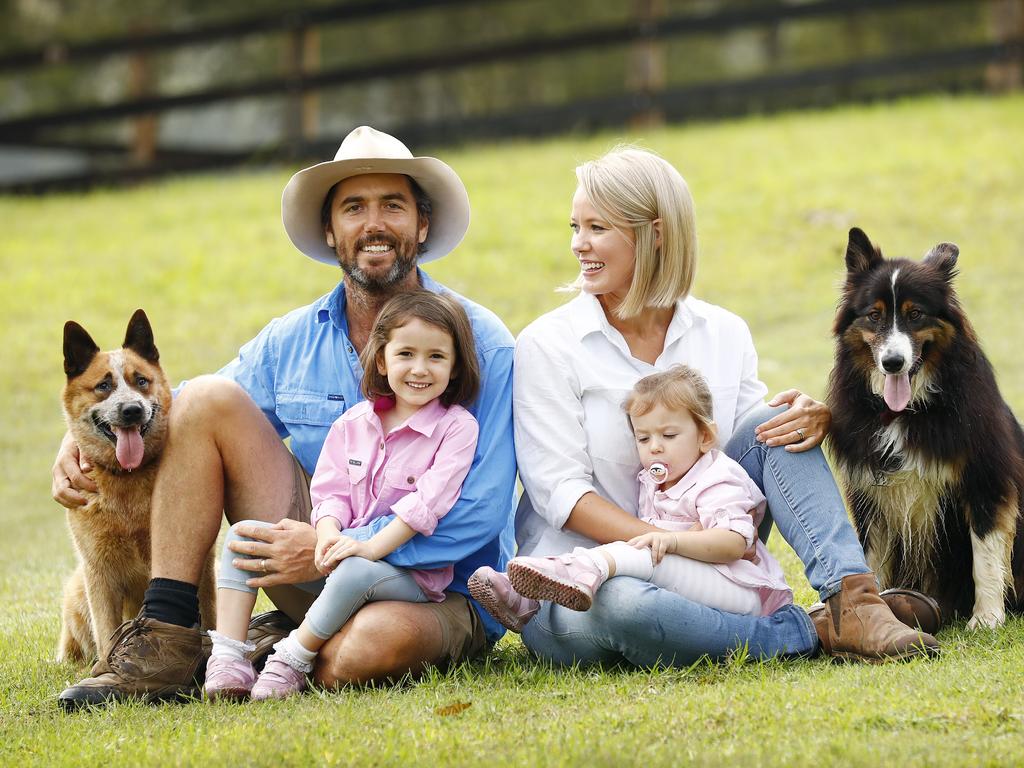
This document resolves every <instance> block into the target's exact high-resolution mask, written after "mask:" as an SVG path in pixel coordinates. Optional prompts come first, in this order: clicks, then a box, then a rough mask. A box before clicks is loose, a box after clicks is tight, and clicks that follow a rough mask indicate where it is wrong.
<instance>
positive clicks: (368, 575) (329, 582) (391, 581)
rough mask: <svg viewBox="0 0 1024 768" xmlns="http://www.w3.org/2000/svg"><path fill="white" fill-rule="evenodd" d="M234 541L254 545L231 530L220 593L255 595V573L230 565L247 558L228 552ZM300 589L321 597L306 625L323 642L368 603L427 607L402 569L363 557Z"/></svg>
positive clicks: (246, 522) (220, 575) (349, 560)
mask: <svg viewBox="0 0 1024 768" xmlns="http://www.w3.org/2000/svg"><path fill="white" fill-rule="evenodd" d="M238 525H260V526H266V527H270V525H271V524H270V523H264V522H262V521H259V520H244V521H242V522H240V523H238ZM231 541H252V539H249V538H247V537H245V536H239V535H238V534H237V533H235V526H231V528H230V529H229V530H228V535H227V537H226V538H225V539H224V550H223V551H222V552H221V556H220V571H219V573H218V575H217V587H218V588H219V589H234V590H236V591H238V592H248V593H250V594H252V595H255V594H256V592H257V590H256V588H255V587H250V586H249V585H247V584H246V583H245V582H246V579H251V578H252V571H243V570H242V569H240V568H236V567H235V566H234V565H232V564H231V562H232V560H235V559H236V558H239V557H248V555H239V554H238V553H236V552H232V551H231V550H229V549H228V543H229V542H231ZM296 586H297V587H299V588H300V589H302V590H304V591H306V592H310V593H312V594H314V595H319V596H318V597H317V599H316V600H314V601H313V605H312V606H310V608H309V612H308V613H307V614H306V624H307V626H308V627H309V629H310V631H311V632H312V633H313V634H314V635H316V636H317V637H319V638H320V639H321V640H327V639H328V638H330V637H332V636H333V635H334V634H335V633H336V632H337V631H338V630H339V629H341V628H342V627H343V626H345V624H346V623H348V620H349V619H350V618H352V614H354V613H355V612H356V611H358V610H359V609H360V608H362V607H363V606H364V605H365V604H366V603H372V602H375V601H378V600H399V601H401V602H405V603H425V602H427V597H426V595H424V594H423V591H422V590H421V589H420V586H419V584H417V583H416V580H415V579H414V578H413V577H412V575H411V574H410V573H409V572H408V571H405V570H402V569H401V568H396V567H395V566H393V565H391V564H390V563H386V562H384V561H383V560H377V561H373V560H366V559H364V558H362V557H349V558H346V559H345V560H342V561H341V562H340V563H338V567H337V568H335V569H334V571H333V572H332V573H331V575H330V576H328V577H327V578H326V579H317V580H316V581H308V582H306V583H305V584H297V585H296Z"/></svg>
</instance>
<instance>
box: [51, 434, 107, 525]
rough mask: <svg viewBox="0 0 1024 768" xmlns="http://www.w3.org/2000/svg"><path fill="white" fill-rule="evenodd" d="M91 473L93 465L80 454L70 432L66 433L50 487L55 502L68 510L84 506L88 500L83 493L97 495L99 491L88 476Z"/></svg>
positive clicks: (55, 460)
mask: <svg viewBox="0 0 1024 768" xmlns="http://www.w3.org/2000/svg"><path fill="white" fill-rule="evenodd" d="M91 471H92V465H91V464H90V463H89V461H88V459H86V458H85V457H83V456H82V455H81V453H80V452H79V450H78V443H76V442H75V439H74V438H73V437H72V436H71V433H70V432H65V433H64V439H63V440H61V441H60V448H58V449H57V458H56V459H54V462H53V484H52V485H51V486H50V494H51V495H52V496H53V500H54V501H56V502H57V503H58V504H60V505H61V506H62V507H67V508H68V509H73V508H74V507H81V506H82V505H84V504H85V503H86V501H88V499H86V498H85V495H84V494H83V493H82V492H83V491H87V492H89V493H96V491H98V490H99V488H97V487H96V483H95V482H94V481H93V479H92V478H91V477H90V476H89V474H88V473H89V472H91Z"/></svg>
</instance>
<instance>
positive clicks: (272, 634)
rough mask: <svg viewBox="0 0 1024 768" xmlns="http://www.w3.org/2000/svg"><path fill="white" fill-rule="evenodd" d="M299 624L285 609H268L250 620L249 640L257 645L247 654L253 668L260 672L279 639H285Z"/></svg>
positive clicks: (246, 656)
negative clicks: (289, 616)
mask: <svg viewBox="0 0 1024 768" xmlns="http://www.w3.org/2000/svg"><path fill="white" fill-rule="evenodd" d="M298 627H299V625H298V624H296V623H295V622H294V621H292V620H291V619H290V618H288V614H286V613H285V612H284V611H267V612H266V613H258V614H256V615H255V616H253V617H252V619H251V620H250V621H249V636H248V638H246V639H247V640H248V642H250V643H252V644H253V645H254V646H256V647H255V648H254V649H253V650H251V651H249V652H248V653H247V654H245V658H247V659H248V660H249V661H250V662H252V666H253V668H254V669H255V670H256V671H257V672H258V671H260V670H261V669H263V664H264V662H266V660H267V656H269V655H270V652H271V651H272V650H273V648H274V645H275V644H276V643H277V642H278V641H279V640H284V638H286V637H288V634H289V633H290V632H291V631H292V630H293V629H298Z"/></svg>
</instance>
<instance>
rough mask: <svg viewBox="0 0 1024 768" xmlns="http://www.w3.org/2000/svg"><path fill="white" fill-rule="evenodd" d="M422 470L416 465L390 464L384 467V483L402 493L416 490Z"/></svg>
mask: <svg viewBox="0 0 1024 768" xmlns="http://www.w3.org/2000/svg"><path fill="white" fill-rule="evenodd" d="M420 474H421V473H420V472H419V471H417V470H416V469H415V468H414V467H411V466H407V465H403V466H394V465H388V466H387V467H385V468H384V485H385V486H386V487H387V488H389V489H391V490H392V491H395V492H397V493H400V494H402V495H404V494H406V493H412V492H413V491H415V490H416V482H417V481H418V480H419V479H420Z"/></svg>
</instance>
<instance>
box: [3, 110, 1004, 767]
mask: <svg viewBox="0 0 1024 768" xmlns="http://www.w3.org/2000/svg"><path fill="white" fill-rule="evenodd" d="M1022 127H1024V97H1020V96H1017V97H1013V98H999V99H988V98H975V97H971V98H956V99H954V98H929V99H923V100H914V101H908V102H905V103H900V104H896V105H883V106H877V107H866V108H865V107H858V108H846V109H840V110H835V111H829V112H820V113H798V114H785V115H780V116H775V117H771V118H750V119H744V120H738V121H732V122H726V123H714V124H706V125H693V126H688V127H685V128H667V129H664V130H657V131H649V132H645V133H643V134H642V135H639V136H637V135H632V134H630V133H629V132H624V133H623V134H621V135H613V134H604V135H600V136H596V137H585V138H573V137H570V138H566V139H559V140H552V141H545V142H540V143H526V142H523V143H504V144H494V145H474V146H470V147H466V148H464V149H461V150H455V151H450V150H446V151H444V152H443V153H441V154H442V156H443V158H444V159H445V160H446V161H448V162H449V163H451V164H452V165H453V166H454V167H455V168H456V170H458V171H459V173H460V174H461V175H462V177H463V179H464V180H465V182H466V184H467V186H468V188H469V192H470V198H471V200H472V201H473V224H472V227H471V229H470V232H469V235H468V237H467V238H466V241H465V243H464V244H463V245H462V246H461V247H460V248H459V249H458V250H457V251H456V252H455V253H454V254H452V255H451V256H449V257H447V258H445V259H444V260H443V261H441V262H439V263H437V264H436V265H431V267H432V268H431V269H430V270H429V271H430V272H431V274H432V275H433V276H435V277H436V278H438V279H440V280H441V281H442V282H444V283H446V284H448V285H450V286H451V287H453V288H454V289H456V290H458V291H460V292H463V293H465V294H467V295H469V296H471V297H473V298H475V299H477V300H479V301H480V302H481V303H483V304H486V305H488V306H489V307H491V308H493V309H494V310H495V311H497V312H498V313H499V315H501V316H502V317H503V318H504V319H505V321H506V322H507V324H508V325H509V327H510V328H511V329H512V331H513V332H518V331H519V330H520V329H521V328H522V327H523V326H524V325H525V324H526V323H528V322H529V321H530V320H532V319H533V318H534V317H536V316H537V315H539V314H540V313H542V312H544V311H546V310H548V309H550V308H552V307H554V306H556V305H557V304H559V303H561V302H562V301H564V300H565V296H564V295H562V294H556V293H555V292H554V290H553V289H554V288H555V287H556V286H558V285H560V284H563V283H565V282H568V281H569V280H571V278H572V277H573V275H574V273H575V261H574V259H573V258H572V256H571V254H570V253H569V250H568V242H569V230H568V226H567V224H568V211H569V199H570V197H571V194H572V190H573V188H574V176H573V172H572V170H573V167H574V166H575V165H576V164H577V162H579V161H582V160H585V159H589V158H591V157H594V156H596V155H598V154H600V153H601V152H603V151H604V150H605V149H607V148H609V147H610V146H611V145H613V144H614V143H616V142H617V141H619V140H621V139H623V138H625V139H629V140H637V141H639V143H642V144H643V145H644V146H648V147H650V148H653V149H656V150H657V151H659V152H660V153H662V154H663V155H664V156H665V157H667V158H668V159H669V160H670V161H672V162H673V163H675V164H676V165H677V166H678V167H679V168H680V170H681V171H682V172H683V175H684V176H685V177H686V178H687V180H688V181H689V183H690V185H691V189H692V191H693V194H694V196H695V198H696V201H697V212H698V231H699V235H700V249H701V257H700V259H701V260H700V268H699V275H698V280H697V286H696V289H695V293H696V294H697V295H698V296H700V297H702V298H704V299H707V300H710V301H712V302H715V303H718V304H722V305H724V306H725V307H727V308H729V309H731V310H733V311H735V312H737V313H739V314H740V315H742V316H743V317H744V318H745V319H746V320H747V321H748V323H749V324H750V326H751V329H752V331H753V334H754V339H755V342H756V343H757V346H758V350H759V352H760V356H761V375H762V378H763V379H764V380H765V381H766V382H767V383H768V386H769V388H770V389H771V390H772V391H773V392H774V391H778V390H781V389H784V388H787V387H791V386H793V387H799V388H802V389H804V390H806V391H808V392H810V393H812V394H814V395H817V396H821V395H822V394H823V392H824V387H825V380H826V376H827V374H828V371H829V368H830V366H831V339H830V325H831V321H832V316H833V313H834V309H835V304H836V298H837V287H838V285H839V283H840V280H841V278H842V274H843V267H842V264H843V262H842V258H843V253H844V249H845V243H846V232H847V230H848V229H849V227H850V226H852V225H855V224H856V225H858V226H860V227H862V228H863V229H865V230H866V231H867V233H868V234H869V235H870V236H871V237H872V238H873V239H874V240H875V241H876V242H878V243H880V244H881V246H882V248H883V250H884V252H885V253H886V254H887V255H890V256H894V255H901V256H913V257H919V256H920V255H922V254H923V253H924V252H925V251H926V250H927V249H928V248H929V247H931V246H932V245H934V244H935V243H937V242H940V241H943V240H949V241H953V242H956V243H957V244H958V245H959V246H960V249H961V256H960V268H961V272H962V275H961V277H960V278H959V279H958V281H957V285H958V287H959V291H960V296H961V299H962V301H963V304H964V305H965V307H966V309H967V311H968V313H969V315H970V317H971V318H972V320H973V322H974V325H975V328H976V330H977V331H978V334H979V336H980V338H981V340H982V343H983V344H984V346H985V348H986V350H987V352H988V354H989V357H990V358H991V360H992V362H993V364H994V365H995V368H996V371H997V374H998V376H999V381H1000V385H1001V387H1002V391H1003V393H1004V395H1005V396H1006V398H1007V399H1008V400H1009V402H1010V404H1011V405H1012V406H1013V407H1014V408H1015V410H1016V411H1017V413H1018V414H1024V359H1022V356H1021V355H1020V353H1019V352H1018V351H1017V350H1018V349H1019V348H1018V347H1017V346H1016V345H1017V344H1018V343H1020V337H1019V336H1018V334H1019V333H1020V332H1021V328H1022V327H1024V308H1022V306H1021V302H1020V301H1019V297H1020V296H1022V295H1024V269H1022V267H1021V263H1020V259H1021V257H1022V256H1024V247H1022V246H1024V141H1022V136H1024V131H1022ZM339 138H340V137H339ZM292 170H294V169H279V170H273V171H260V172H250V173H238V174H232V175H224V176H221V177H203V178H191V179H186V180H176V181H168V182H164V183H160V184H154V185H151V186H146V187H140V188H138V189H134V190H130V191H98V192H94V193H91V194H88V195H85V196H53V197H48V198H44V199H13V198H0V222H2V227H0V266H2V274H3V281H2V283H0V286H2V287H0V303H2V306H3V309H2V312H0V342H2V345H3V348H4V352H3V355H2V356H3V364H2V366H0V393H2V413H3V414H4V429H3V430H2V431H0V459H2V466H3V468H4V472H5V475H6V477H5V479H4V481H3V483H2V484H0V487H2V491H0V492H2V494H3V495H2V503H0V531H2V535H0V600H2V602H3V606H4V607H3V610H2V612H0V765H5V766H7V765H19V766H30V765H52V764H61V765H65V764H66V765H78V764H81V765H104V764H111V765H136V764H148V765H176V764H184V765H191V764H198V763H207V764H211V765H216V764H224V765H274V764H280V763H286V762H294V763H311V764H327V765H335V764H341V765H350V764H359V765H406V764H414V765H431V766H437V765H446V764H462V765H470V764H478V763H500V764H506V763H517V764H530V765H533V764H536V765H574V764H588V765H591V764H592V765H618V764H623V763H634V762H635V763H645V764H650V765H662V764H665V765H667V764H673V765H675V764H690V763H696V764H728V765H733V764H740V765H748V764H751V765H759V764H764V765H774V764H794V765H815V766H818V765H821V764H851V765H865V766H867V765H876V764H880V763H881V764H909V765H947V764H950V765H953V764H958V765H963V764H969V765H976V764H984V765H989V764H991V765H1000V764H1007V765H1008V764H1016V763H1019V762H1020V761H1021V759H1022V757H1021V756H1022V755H1024V696H1022V694H1024V684H1022V681H1024V673H1022V671H1021V670H1022V669H1024V622H1022V621H1021V620H1019V619H1012V620H1010V621H1009V622H1008V624H1007V626H1006V627H1005V628H1004V629H1002V630H1000V631H997V632H979V633H973V634H972V633H967V632H966V631H965V630H964V629H963V627H962V625H961V626H960V627H954V628H952V629H949V630H947V631H945V632H943V633H942V634H941V635H940V640H942V641H943V643H944V652H943V655H942V657H941V658H940V659H939V660H936V661H924V662H922V661H917V662H913V663H909V664H900V665H887V666H884V667H869V666H839V665H833V664H830V663H828V662H827V661H825V660H822V659H814V660H808V661H797V662H788V663H781V662H768V663H745V662H744V660H743V659H742V658H737V659H733V660H731V661H729V662H727V663H724V664H719V665H713V664H701V665H698V666H696V667H694V668H692V669H687V670H660V671H654V672H638V671H627V672H622V671H592V670H577V671H564V672H563V671H552V670H550V669H548V668H546V667H544V666H543V665H539V664H537V663H535V662H533V661H532V660H530V659H529V657H528V656H527V655H526V653H525V651H524V650H523V647H522V645H521V643H520V642H519V640H518V637H510V638H506V639H505V640H503V641H502V643H501V644H500V645H499V647H498V648H497V650H496V651H495V653H493V654H492V655H491V657H490V658H489V659H488V660H487V661H486V662H480V663H477V664H469V665H465V666H463V667H461V668H459V669H456V670H453V671H450V672H448V673H446V674H436V675H433V676H430V677H429V678H428V679H426V680H423V681H420V682H418V683H415V684H410V685H406V686H401V687H397V688H388V689H369V690H353V691H344V692H341V693H330V694H326V693H314V694H311V695H307V696H304V697H302V698H301V699H299V700H293V701H289V702H284V703H275V704H266V705H262V706H238V705H216V706H210V705H205V704H202V703H195V704H189V705H182V706H165V707H158V708H149V707H145V706H135V705H129V706H117V707H113V708H110V709H108V710H98V711H91V712H86V713H80V714H76V715H70V716H69V715H64V714H62V713H61V712H60V711H59V710H58V709H57V706H56V704H55V701H54V697H55V695H56V693H57V692H58V691H60V690H61V689H62V688H63V687H64V686H65V685H66V684H68V683H71V682H73V681H75V680H77V679H78V678H79V677H81V676H82V673H83V670H82V669H80V668H76V667H74V666H72V665H69V664H64V665H58V664H56V663H55V662H54V661H53V660H52V659H53V653H54V649H55V645H56V639H57V631H58V628H59V599H60V591H61V584H62V580H63V579H64V578H65V577H66V576H67V575H68V574H69V573H70V571H71V568H72V563H73V555H72V551H71V546H70V543H69V540H68V538H67V534H66V529H65V524H64V520H63V514H62V511H61V509H60V508H59V507H58V506H57V505H56V504H55V503H54V502H53V501H52V500H51V499H50V491H49V486H50V479H49V477H50V464H51V462H52V459H53V454H54V451H55V449H56V445H57V442H58V440H59V437H60V435H61V434H62V432H63V423H62V420H61V416H60V406H59V400H58V395H59V392H60V387H61V384H62V378H63V374H62V355H61V333H62V326H63V323H64V321H65V320H67V319H72V318H73V319H75V320H78V321H79V322H81V323H82V324H83V325H84V326H85V327H86V328H87V329H89V331H90V332H92V333H93V335H94V337H95V338H96V340H97V341H98V342H99V343H100V345H101V346H103V347H104V348H108V347H113V346H116V345H117V344H119V343H120V341H121V339H122V338H123V334H124V328H125V325H126V323H127V320H128V317H129V316H130V314H131V312H132V311H133V310H134V309H136V308H137V307H140V306H141V307H144V308H145V309H146V311H147V312H148V313H149V317H150V319H151V320H152V322H153V326H154V328H155V331H156V339H157V344H158V346H159V347H160V350H161V353H162V358H163V362H164V366H165V368H166V370H167V371H168V373H169V375H170V377H171V379H172V380H179V379H183V378H188V377H190V376H194V375H196V374H199V373H203V372H209V371H212V370H215V369H216V368H218V367H219V366H220V365H221V364H222V363H224V362H225V361H227V360H228V359H230V358H231V357H232V356H233V354H234V353H235V351H236V350H237V349H238V347H239V346H240V344H242V343H243V342H245V341H246V340H248V339H249V338H251V337H252V336H253V335H254V334H255V333H256V331H258V330H259V328H260V327H262V325H263V324H264V323H265V322H266V321H267V320H268V319H269V318H270V317H273V316H275V315H278V314H281V313H284V312H286V311H288V310H289V309H291V308H293V307H296V306H298V305H300V304H304V303H307V302H309V301H310V300H312V299H313V298H315V297H317V296H319V295H320V294H322V293H324V292H326V291H327V290H329V289H330V288H331V286H332V285H333V284H334V282H335V280H336V279H337V277H338V273H337V270H336V269H331V268H329V267H327V266H323V265H317V264H315V263H314V262H312V261H310V260H309V259H306V258H305V257H303V256H301V255H299V254H298V253H297V252H296V251H295V250H294V249H293V248H292V247H291V245H290V243H289V242H288V240H287V238H286V236H285V234H284V232H283V230H282V227H281V225H280V213H279V200H280V194H281V189H282V188H283V186H284V184H285V182H286V181H287V178H288V176H289V173H290V172H291V171H292ZM771 548H772V549H773V551H774V552H775V553H776V554H777V555H778V556H779V558H780V559H781V560H782V562H783V564H784V567H785V568H786V572H787V575H788V577H789V579H790V582H791V583H792V584H793V585H794V587H795V589H796V593H797V599H798V601H799V602H800V603H801V604H803V605H808V604H809V603H811V602H813V600H814V599H815V595H814V594H813V592H812V591H811V590H810V588H809V587H808V585H807V582H806V580H805V578H804V577H803V574H802V569H801V567H800V564H799V563H798V562H797V560H796V558H795V556H794V555H793V554H792V552H791V551H790V550H789V549H788V547H787V546H786V545H785V544H784V543H783V542H782V541H781V540H780V539H779V537H778V536H775V537H773V538H772V541H771ZM453 704H468V705H469V706H468V707H466V708H464V709H463V710H462V711H461V712H460V713H458V714H446V712H447V711H448V710H445V709H444V708H445V707H448V706H449V705H453ZM456 709H457V708H456Z"/></svg>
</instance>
